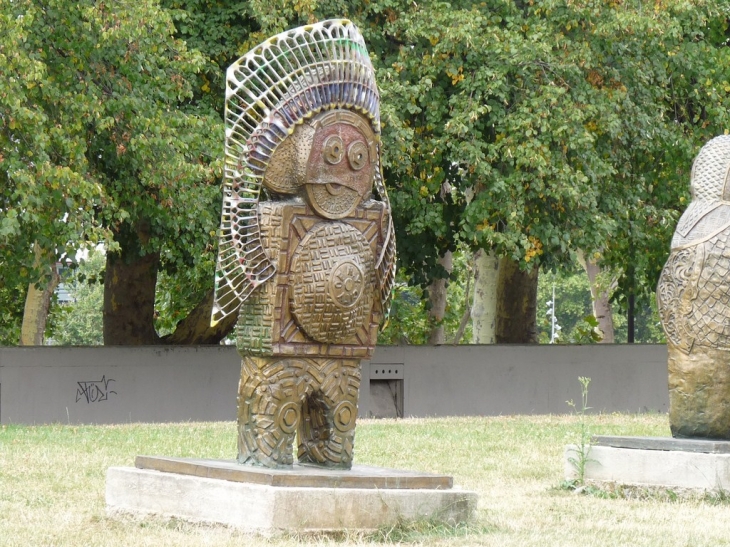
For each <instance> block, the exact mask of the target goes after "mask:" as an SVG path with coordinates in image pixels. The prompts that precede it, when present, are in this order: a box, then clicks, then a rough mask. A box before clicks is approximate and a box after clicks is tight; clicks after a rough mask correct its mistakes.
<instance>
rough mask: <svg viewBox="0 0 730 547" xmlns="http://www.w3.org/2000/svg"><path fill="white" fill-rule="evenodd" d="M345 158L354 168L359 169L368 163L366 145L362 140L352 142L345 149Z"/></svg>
mask: <svg viewBox="0 0 730 547" xmlns="http://www.w3.org/2000/svg"><path fill="white" fill-rule="evenodd" d="M347 159H348V160H349V161H350V166H351V167H352V168H353V169H354V170H355V171H359V170H360V169H362V168H363V167H365V165H367V163H368V147H367V145H366V144H365V143H364V142H362V141H357V142H354V143H352V144H351V145H350V148H348V149H347Z"/></svg>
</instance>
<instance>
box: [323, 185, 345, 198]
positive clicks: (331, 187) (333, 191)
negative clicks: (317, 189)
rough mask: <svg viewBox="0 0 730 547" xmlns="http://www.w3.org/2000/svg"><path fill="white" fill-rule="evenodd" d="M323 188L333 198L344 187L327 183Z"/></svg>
mask: <svg viewBox="0 0 730 547" xmlns="http://www.w3.org/2000/svg"><path fill="white" fill-rule="evenodd" d="M325 188H327V191H328V192H329V193H330V194H332V195H333V196H339V195H340V194H341V193H342V191H343V190H344V189H345V186H343V185H342V184H339V183H337V182H328V183H326V184H325Z"/></svg>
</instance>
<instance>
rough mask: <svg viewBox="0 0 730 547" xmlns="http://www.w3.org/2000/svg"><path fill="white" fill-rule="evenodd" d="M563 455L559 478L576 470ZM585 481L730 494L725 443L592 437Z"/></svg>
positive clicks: (569, 452) (729, 449)
mask: <svg viewBox="0 0 730 547" xmlns="http://www.w3.org/2000/svg"><path fill="white" fill-rule="evenodd" d="M576 451H577V447H575V446H573V445H570V446H567V447H566V449H565V476H566V478H567V479H575V478H576V477H577V470H576V469H575V466H574V465H573V464H572V463H571V462H570V461H569V458H577V453H576ZM585 480H586V481H588V482H592V483H599V484H600V483H608V484H620V485H635V486H652V487H664V488H682V489H690V490H698V491H727V490H728V489H730V442H728V441H713V440H703V439H673V438H671V437H610V436H596V437H594V438H593V439H592V441H591V449H590V452H589V453H588V461H587V463H586V466H585Z"/></svg>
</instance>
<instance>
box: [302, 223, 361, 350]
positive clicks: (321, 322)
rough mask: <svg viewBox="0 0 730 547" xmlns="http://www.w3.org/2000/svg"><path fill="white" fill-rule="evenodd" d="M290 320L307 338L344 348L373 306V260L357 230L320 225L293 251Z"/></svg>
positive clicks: (345, 225) (341, 225)
mask: <svg viewBox="0 0 730 547" xmlns="http://www.w3.org/2000/svg"><path fill="white" fill-rule="evenodd" d="M289 284H290V286H291V293H290V302H291V309H292V313H293V315H294V318H295V320H296V322H297V324H298V325H299V327H300V328H302V330H304V332H305V333H306V334H307V336H309V337H310V338H312V339H314V340H316V341H318V342H322V343H326V344H336V343H344V342H346V341H347V340H348V339H349V338H351V337H352V336H353V335H354V334H355V333H356V332H357V329H358V328H359V327H361V326H362V325H363V323H364V322H365V320H366V319H367V318H368V316H369V314H370V311H371V309H372V306H373V295H374V287H375V261H374V259H373V252H372V250H371V248H370V245H369V244H368V242H367V240H366V239H365V237H364V236H363V235H362V234H361V233H360V231H359V230H357V229H356V228H354V227H353V226H351V225H349V224H347V223H345V222H321V223H319V224H317V225H315V226H314V228H313V229H312V230H310V231H309V233H308V234H307V235H306V236H305V237H304V239H303V240H302V241H301V243H300V244H299V246H298V247H297V249H296V251H295V253H294V256H293V258H292V265H291V270H290V274H289Z"/></svg>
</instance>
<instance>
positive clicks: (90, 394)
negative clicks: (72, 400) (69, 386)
mask: <svg viewBox="0 0 730 547" xmlns="http://www.w3.org/2000/svg"><path fill="white" fill-rule="evenodd" d="M113 382H114V380H112V379H111V378H109V379H107V377H106V375H104V376H102V377H101V380H98V381H95V382H78V388H77V389H76V402H77V403H78V402H79V401H85V402H86V403H98V402H101V401H108V400H109V395H112V394H114V395H116V394H117V392H116V391H113V390H112V389H110V387H109V385H110V384H111V383H113Z"/></svg>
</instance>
